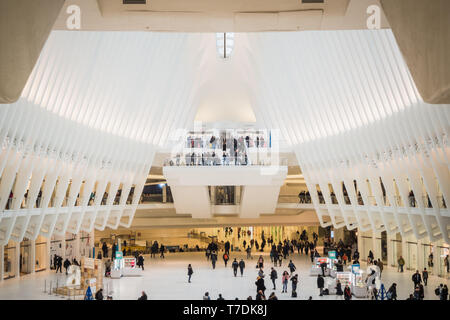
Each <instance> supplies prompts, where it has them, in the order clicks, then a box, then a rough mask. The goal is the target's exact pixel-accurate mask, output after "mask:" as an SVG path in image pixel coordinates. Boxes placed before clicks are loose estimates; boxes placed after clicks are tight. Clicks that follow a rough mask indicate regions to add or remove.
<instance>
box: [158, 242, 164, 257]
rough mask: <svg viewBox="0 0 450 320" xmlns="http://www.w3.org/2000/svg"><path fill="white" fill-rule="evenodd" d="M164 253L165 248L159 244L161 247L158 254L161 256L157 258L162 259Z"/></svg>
mask: <svg viewBox="0 0 450 320" xmlns="http://www.w3.org/2000/svg"><path fill="white" fill-rule="evenodd" d="M164 251H166V247H164V245H163V244H162V243H161V246H160V247H159V252H160V253H161V255H160V256H159V257H160V258H163V259H164Z"/></svg>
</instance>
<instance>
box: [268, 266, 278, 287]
mask: <svg viewBox="0 0 450 320" xmlns="http://www.w3.org/2000/svg"><path fill="white" fill-rule="evenodd" d="M277 278H278V274H277V270H275V268H274V267H272V270H271V271H270V280H272V283H273V289H272V290H276V285H275V280H276V279H277Z"/></svg>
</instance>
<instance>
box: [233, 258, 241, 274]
mask: <svg viewBox="0 0 450 320" xmlns="http://www.w3.org/2000/svg"><path fill="white" fill-rule="evenodd" d="M231 267H232V268H233V274H234V276H235V277H236V275H237V271H238V268H239V263H238V262H237V260H236V258H234V261H233V263H232V264H231Z"/></svg>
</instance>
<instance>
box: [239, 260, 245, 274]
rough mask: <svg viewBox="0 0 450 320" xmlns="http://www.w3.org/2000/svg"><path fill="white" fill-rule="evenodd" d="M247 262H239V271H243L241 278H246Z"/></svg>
mask: <svg viewBox="0 0 450 320" xmlns="http://www.w3.org/2000/svg"><path fill="white" fill-rule="evenodd" d="M244 269H245V262H244V259H241V261H239V270H240V271H241V277H242V276H244Z"/></svg>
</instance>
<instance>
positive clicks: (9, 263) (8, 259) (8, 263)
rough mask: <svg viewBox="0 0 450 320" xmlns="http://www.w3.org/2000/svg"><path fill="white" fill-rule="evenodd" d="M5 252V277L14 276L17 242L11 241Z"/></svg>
mask: <svg viewBox="0 0 450 320" xmlns="http://www.w3.org/2000/svg"><path fill="white" fill-rule="evenodd" d="M4 250H5V252H4V257H3V266H4V270H3V277H4V279H9V278H13V277H14V276H15V274H14V270H13V266H14V261H15V259H16V247H15V244H14V243H13V242H12V241H10V242H9V243H8V245H7V246H5V249H4Z"/></svg>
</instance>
